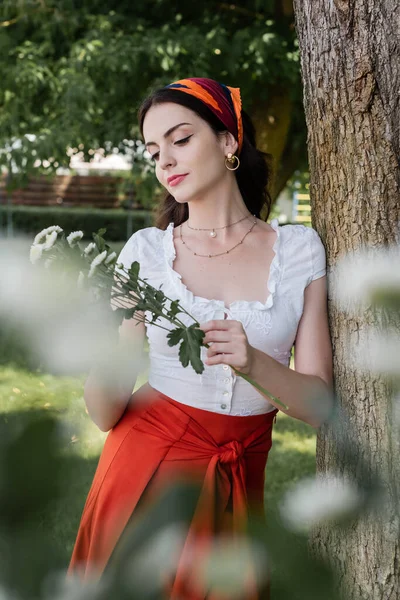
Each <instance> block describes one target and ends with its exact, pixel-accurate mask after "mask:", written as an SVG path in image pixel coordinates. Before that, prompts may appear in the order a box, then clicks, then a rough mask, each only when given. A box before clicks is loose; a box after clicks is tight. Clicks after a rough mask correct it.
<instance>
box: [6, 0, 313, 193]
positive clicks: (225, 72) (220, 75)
mask: <svg viewBox="0 0 400 600" xmlns="http://www.w3.org/2000/svg"><path fill="white" fill-rule="evenodd" d="M0 51H1V55H2V57H3V59H2V61H1V64H0V77H1V80H2V86H1V90H0V149H2V150H0V166H1V165H3V166H6V167H7V169H8V171H9V172H13V171H14V172H15V173H18V177H17V179H16V181H17V182H20V178H21V177H25V178H26V177H27V176H28V175H29V173H30V172H31V171H32V170H33V169H34V164H36V165H39V163H38V161H41V163H40V165H39V167H36V168H35V169H34V170H35V172H37V169H38V168H39V170H42V171H44V172H47V173H50V172H54V170H55V169H56V168H57V167H59V166H68V165H69V161H70V156H67V154H66V149H67V148H68V147H70V148H72V149H73V150H74V152H78V150H82V151H83V153H84V156H85V158H86V159H87V160H88V159H89V158H90V154H89V151H90V152H93V149H96V148H100V147H104V146H105V144H108V145H109V146H111V147H115V148H118V149H119V150H120V151H121V152H124V151H125V150H126V143H125V142H124V140H125V141H126V140H127V138H128V139H131V138H135V137H136V136H138V129H137V122H136V113H137V109H138V106H139V104H140V101H141V100H142V99H143V98H144V97H145V96H146V94H148V93H149V92H150V90H151V89H153V88H156V87H160V86H163V85H166V84H167V83H169V82H171V81H173V80H176V79H181V78H183V77H193V76H198V77H211V78H214V79H217V80H221V81H224V82H226V83H227V84H229V85H232V86H239V87H240V88H241V90H242V96H243V104H244V107H245V109H246V110H247V112H249V113H250V115H251V116H252V118H253V119H254V122H255V125H256V128H257V131H258V144H259V146H260V148H261V149H262V150H264V151H266V152H269V153H270V154H272V156H273V158H274V164H275V167H276V169H275V177H274V181H273V182H272V184H271V193H272V195H273V197H274V198H276V197H277V196H278V194H279V192H280V191H281V190H282V189H283V188H284V187H285V184H286V182H287V180H288V179H289V178H290V176H291V175H292V174H293V173H294V171H295V170H296V169H297V170H300V171H301V170H304V169H306V146H305V143H306V142H305V122H304V116H303V107H302V93H301V84H300V75H299V63H298V43H297V40H296V35H295V29H294V19H293V6H292V2H291V1H288V0H267V1H264V2H261V1H259V0H248V1H247V2H241V3H240V4H234V3H225V2H217V1H215V0H205V1H203V2H201V3H199V2H197V3H196V2H185V1H183V0H177V1H176V2H174V3H171V2H170V1H169V0H157V1H152V2H150V3H149V2H148V1H146V2H145V1H143V0H137V1H135V2H130V1H129V0H122V1H121V2H119V3H118V4H115V3H113V2H110V1H109V0H99V1H98V2H96V3H93V2H89V1H87V0H84V1H82V2H79V3H76V2H73V1H72V0H46V1H45V2H44V1H42V0H18V2H8V1H5V2H3V3H2V4H1V6H0ZM17 184H18V183H16V185H17Z"/></svg>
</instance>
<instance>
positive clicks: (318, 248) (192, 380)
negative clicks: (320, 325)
mask: <svg viewBox="0 0 400 600" xmlns="http://www.w3.org/2000/svg"><path fill="white" fill-rule="evenodd" d="M270 225H271V227H272V228H273V229H274V230H275V231H276V233H277V238H276V241H275V243H274V246H273V251H274V258H273V260H272V264H271V267H270V273H269V279H268V284H267V285H268V289H269V291H270V295H269V297H268V299H267V301H266V302H265V303H262V302H259V301H244V300H237V301H234V302H232V303H231V304H230V305H229V307H228V308H226V307H225V306H224V302H223V301H222V300H210V299H207V298H202V297H200V296H194V295H193V294H192V292H191V291H190V290H189V289H188V288H187V287H186V286H185V285H184V283H183V282H182V280H181V276H180V275H179V273H177V272H176V271H174V269H173V262H174V259H175V255H176V253H175V247H174V241H173V236H174V234H173V232H174V224H173V223H170V224H169V225H168V228H167V229H166V230H162V229H158V228H157V227H147V228H145V229H141V230H139V231H136V232H135V233H134V234H133V235H132V236H131V237H130V238H129V240H128V241H127V243H126V244H125V246H124V247H123V249H122V251H121V253H120V255H119V257H118V260H117V263H122V264H123V265H124V267H126V268H129V267H130V266H131V264H132V262H133V261H138V262H139V263H140V272H139V275H140V277H141V278H143V279H147V281H148V283H150V284H151V285H153V286H154V287H156V288H159V287H160V286H161V285H162V290H163V291H164V293H165V294H166V295H167V296H168V297H169V298H171V299H172V300H175V299H179V301H180V303H181V305H182V306H183V307H184V308H185V309H186V310H187V311H188V312H189V313H190V314H191V315H193V317H194V318H195V319H196V320H197V321H198V322H199V323H205V322H206V321H210V320H211V319H224V318H225V316H224V315H225V313H226V314H227V316H228V318H231V319H235V320H237V321H240V322H241V323H242V324H243V328H244V330H245V331H246V334H247V337H248V340H249V343H250V344H251V345H252V346H253V347H255V348H258V349H259V350H262V351H263V352H265V353H266V354H269V355H270V356H271V357H272V358H274V359H275V360H277V361H279V362H280V363H282V364H284V365H286V366H288V365H289V362H290V355H291V350H292V347H293V344H294V341H295V338H296V332H297V327H298V324H299V321H300V318H301V315H302V312H303V303H304V290H305V288H306V287H307V286H308V285H309V283H311V281H313V280H314V279H318V278H319V277H323V276H324V275H325V274H326V258H325V250H324V246H323V244H322V242H321V239H320V237H319V235H318V233H317V232H316V231H315V229H312V228H310V227H306V226H305V225H279V222H278V219H273V220H272V221H271V223H270ZM146 316H147V317H148V318H150V317H151V313H146ZM179 319H180V320H181V321H182V322H184V323H185V324H187V325H190V324H192V323H193V321H192V320H191V319H190V317H188V316H187V315H186V314H185V313H181V314H179ZM159 322H160V324H161V325H163V326H164V327H167V328H168V329H172V325H171V324H170V323H169V322H168V321H166V320H165V319H162V320H160V321H159ZM146 336H147V338H148V342H149V376H148V380H149V384H150V385H151V386H152V387H153V388H155V389H156V390H159V391H160V392H162V393H163V394H166V395H167V396H169V397H170V398H173V399H174V400H176V401H178V402H182V403H183V404H188V405H190V406H194V407H197V408H201V409H204V410H210V411H213V412H217V413H221V414H228V415H239V416H246V415H257V414H263V413H267V412H270V411H272V410H274V409H275V407H274V406H273V405H272V404H270V403H269V402H268V401H267V400H266V398H264V396H262V395H261V394H260V393H259V392H258V391H257V390H256V389H255V388H254V387H253V386H252V385H251V384H250V383H248V382H247V381H245V380H244V379H243V378H242V377H240V376H236V375H235V374H234V373H233V371H232V369H231V368H230V367H229V366H228V365H211V366H210V365H204V371H203V373H202V374H201V375H198V374H197V373H196V372H195V371H194V369H193V368H192V366H191V365H188V366H187V367H183V366H182V364H181V363H180V361H179V357H178V351H179V346H178V345H177V346H173V347H170V346H168V343H167V337H166V336H167V332H166V331H165V330H164V329H160V328H159V327H157V326H154V325H149V324H146ZM206 355H207V349H206V348H204V347H203V348H201V359H202V360H203V361H204V359H205V358H206Z"/></svg>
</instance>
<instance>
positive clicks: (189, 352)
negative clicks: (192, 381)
mask: <svg viewBox="0 0 400 600" xmlns="http://www.w3.org/2000/svg"><path fill="white" fill-rule="evenodd" d="M204 335H205V334H204V331H202V330H201V329H199V328H198V323H193V324H192V325H190V326H189V327H186V328H183V327H178V328H177V329H173V330H172V331H171V332H170V333H169V334H168V335H167V338H168V345H169V346H176V344H178V343H179V342H181V345H180V348H179V360H180V361H181V364H182V366H183V367H187V366H188V365H189V364H191V365H192V367H193V369H194V370H195V371H196V373H197V374H198V375H200V374H201V373H202V372H203V371H204V365H203V362H202V360H201V358H200V352H201V346H202V343H203V339H204Z"/></svg>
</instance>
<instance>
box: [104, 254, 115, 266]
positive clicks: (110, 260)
mask: <svg viewBox="0 0 400 600" xmlns="http://www.w3.org/2000/svg"><path fill="white" fill-rule="evenodd" d="M116 258H117V254H116V253H115V252H111V254H109V255H108V256H107V258H106V260H105V262H104V264H105V265H109V264H110V263H112V262H114V261H115V260H116Z"/></svg>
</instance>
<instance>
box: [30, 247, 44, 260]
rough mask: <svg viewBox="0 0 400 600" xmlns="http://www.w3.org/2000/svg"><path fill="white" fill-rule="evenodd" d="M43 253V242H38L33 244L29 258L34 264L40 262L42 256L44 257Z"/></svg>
mask: <svg viewBox="0 0 400 600" xmlns="http://www.w3.org/2000/svg"><path fill="white" fill-rule="evenodd" d="M42 254H43V246H42V244H36V245H33V246H31V249H30V252H29V259H30V261H31V263H32V264H33V265H34V264H35V263H37V262H38V260H40V258H41V257H42Z"/></svg>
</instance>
